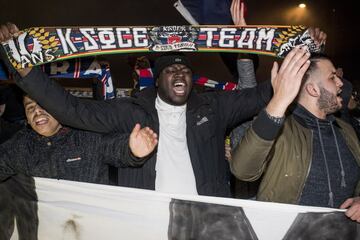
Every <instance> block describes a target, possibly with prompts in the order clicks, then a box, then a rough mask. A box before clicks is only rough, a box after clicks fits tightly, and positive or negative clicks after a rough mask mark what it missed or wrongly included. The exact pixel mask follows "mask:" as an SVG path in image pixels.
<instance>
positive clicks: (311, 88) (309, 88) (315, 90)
mask: <svg viewBox="0 0 360 240" xmlns="http://www.w3.org/2000/svg"><path fill="white" fill-rule="evenodd" d="M305 91H306V92H307V93H308V94H309V95H310V96H312V97H319V96H320V88H319V86H318V85H317V84H315V83H313V82H309V83H306V84H305Z"/></svg>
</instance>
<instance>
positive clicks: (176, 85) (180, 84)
mask: <svg viewBox="0 0 360 240" xmlns="http://www.w3.org/2000/svg"><path fill="white" fill-rule="evenodd" d="M183 86H185V83H182V82H177V83H175V87H183Z"/></svg>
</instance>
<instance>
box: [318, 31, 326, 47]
mask: <svg viewBox="0 0 360 240" xmlns="http://www.w3.org/2000/svg"><path fill="white" fill-rule="evenodd" d="M326 39H327V34H326V33H324V32H322V31H321V32H320V36H319V41H320V45H322V44H324V45H325V44H326Z"/></svg>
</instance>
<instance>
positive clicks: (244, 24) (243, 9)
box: [240, 1, 247, 26]
mask: <svg viewBox="0 0 360 240" xmlns="http://www.w3.org/2000/svg"><path fill="white" fill-rule="evenodd" d="M240 20H241V25H243V26H246V25H247V24H246V21H245V3H244V2H243V1H241V3H240Z"/></svg>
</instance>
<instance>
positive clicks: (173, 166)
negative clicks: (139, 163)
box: [155, 96, 198, 195]
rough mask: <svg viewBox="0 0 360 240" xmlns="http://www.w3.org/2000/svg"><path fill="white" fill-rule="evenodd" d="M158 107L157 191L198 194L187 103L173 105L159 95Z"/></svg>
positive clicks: (157, 99)
mask: <svg viewBox="0 0 360 240" xmlns="http://www.w3.org/2000/svg"><path fill="white" fill-rule="evenodd" d="M155 108H156V110H157V112H158V116H159V144H158V151H157V159H156V165H155V170H156V179H155V190H156V191H159V192H167V193H180V194H192V195H197V194H198V193H197V190H196V181H195V175H194V171H193V168H192V165H191V160H190V155H189V149H188V146H187V139H186V104H185V105H183V106H173V105H170V104H167V103H166V102H164V101H163V100H161V99H160V97H159V96H157V98H156V102H155Z"/></svg>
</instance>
